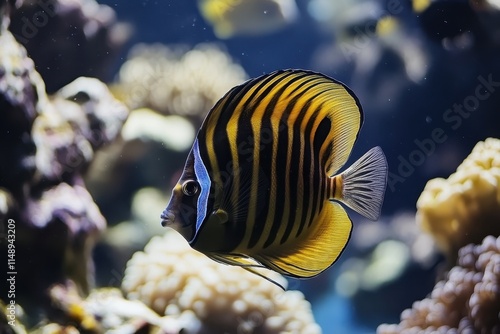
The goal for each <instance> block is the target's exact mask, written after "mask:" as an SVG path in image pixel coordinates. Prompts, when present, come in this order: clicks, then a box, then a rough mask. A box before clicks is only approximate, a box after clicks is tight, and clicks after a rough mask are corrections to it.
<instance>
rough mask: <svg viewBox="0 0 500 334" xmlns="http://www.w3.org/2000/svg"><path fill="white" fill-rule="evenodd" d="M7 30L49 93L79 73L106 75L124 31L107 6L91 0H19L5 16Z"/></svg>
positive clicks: (126, 30)
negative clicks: (25, 50)
mask: <svg viewBox="0 0 500 334" xmlns="http://www.w3.org/2000/svg"><path fill="white" fill-rule="evenodd" d="M10 30H11V31H12V33H13V34H14V35H15V36H16V39H17V40H18V41H19V43H21V44H23V45H24V46H25V47H26V49H27V50H28V54H29V55H30V57H31V58H32V59H33V60H34V61H35V63H36V65H37V68H38V70H39V71H40V74H41V75H42V77H43V78H44V80H45V83H46V85H47V90H48V91H49V92H51V93H52V92H54V91H56V90H58V89H59V88H61V87H62V86H64V85H66V84H68V83H69V82H71V81H73V80H74V79H76V78H77V77H80V76H91V77H95V78H99V79H101V80H105V79H106V78H109V76H110V74H111V73H110V72H109V67H110V66H109V65H110V63H111V61H113V60H114V59H115V58H116V56H117V55H118V52H119V51H120V49H121V46H122V45H124V43H125V42H126V41H127V40H128V37H129V35H130V28H129V27H128V25H125V24H122V23H118V22H117V21H116V17H115V12H114V10H113V9H112V8H111V7H109V6H106V5H100V4H98V3H97V2H96V1H94V0H43V1H42V0H24V1H22V5H21V6H20V7H19V8H18V9H17V10H15V11H13V13H12V14H11V22H10ZM40 46H43V47H40Z"/></svg>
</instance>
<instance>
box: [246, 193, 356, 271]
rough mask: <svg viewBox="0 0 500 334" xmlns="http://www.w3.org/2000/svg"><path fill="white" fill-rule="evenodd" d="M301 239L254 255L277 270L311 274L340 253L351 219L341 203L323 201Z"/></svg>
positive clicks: (335, 258) (328, 263) (330, 262)
mask: <svg viewBox="0 0 500 334" xmlns="http://www.w3.org/2000/svg"><path fill="white" fill-rule="evenodd" d="M310 228H311V230H306V231H304V235H303V236H302V238H300V239H298V240H297V239H296V240H292V242H290V244H286V245H285V244H283V245H280V246H279V247H275V248H274V249H273V248H271V247H270V249H266V250H265V251H264V252H263V253H261V254H258V255H254V257H255V259H256V260H257V261H259V262H260V263H262V264H263V265H265V266H266V267H268V268H270V269H273V270H275V271H276V272H278V273H280V274H282V275H286V276H290V277H294V278H310V277H314V276H316V275H318V274H320V273H321V272H322V271H324V270H326V269H327V268H328V267H330V266H331V265H332V264H333V263H334V262H335V261H336V260H337V259H338V257H339V256H340V254H341V253H342V251H343V250H344V248H345V246H346V244H347V242H348V241H349V238H350V236H351V230H352V222H351V220H350V219H349V216H348V215H347V213H346V212H345V210H344V209H343V208H342V206H341V205H340V204H338V203H335V202H330V201H325V203H324V205H323V209H322V210H321V212H320V213H319V215H318V216H317V217H316V219H315V220H314V221H313V222H312V224H311V227H310Z"/></svg>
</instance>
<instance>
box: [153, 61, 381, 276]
mask: <svg viewBox="0 0 500 334" xmlns="http://www.w3.org/2000/svg"><path fill="white" fill-rule="evenodd" d="M362 121H363V113H362V109H361V105H360V104H359V101H358V100H357V98H356V96H355V95H354V93H353V92H352V91H351V90H350V89H349V88H348V87H346V86H345V85H344V84H342V83H340V82H338V81H335V80H333V79H331V78H329V77H327V76H325V75H323V74H319V73H314V72H310V71H304V70H285V71H276V72H273V73H271V74H267V75H263V76H261V77H258V78H256V79H252V80H249V81H247V82H245V83H244V84H242V85H240V86H237V87H234V88H233V89H231V90H230V91H229V92H228V93H227V94H226V95H225V96H224V97H223V98H222V99H221V100H219V101H218V102H217V103H216V104H215V106H214V107H213V108H212V110H211V111H210V112H209V114H208V115H207V117H206V119H205V121H204V123H203V125H202V126H201V128H200V130H199V132H198V135H197V137H196V140H195V142H194V144H193V147H192V149H191V152H190V153H189V156H188V158H187V162H186V165H185V168H184V172H183V174H182V176H181V178H180V180H179V182H178V183H177V185H176V186H175V187H174V189H173V194H172V197H171V199H170V202H169V204H168V206H167V208H166V209H165V211H164V212H163V214H162V215H161V219H162V225H163V226H169V227H172V228H174V229H175V230H177V231H178V232H179V233H180V234H182V235H183V236H184V238H185V239H186V240H187V241H188V242H189V243H190V245H191V247H193V248H194V249H196V250H198V251H200V252H202V253H204V254H206V255H207V256H209V257H211V258H212V259H214V260H216V261H219V262H223V263H226V264H230V265H238V266H241V267H243V268H245V269H247V270H249V271H251V272H253V273H256V274H258V275H260V276H263V277H264V278H266V279H268V280H270V279H269V278H267V277H265V275H263V274H262V271H260V270H255V268H258V267H264V268H268V269H272V270H274V271H276V272H278V273H281V274H283V275H287V276H290V277H295V278H309V277H313V276H316V275H318V274H319V273H321V272H322V271H324V270H325V269H327V268H328V267H330V266H331V265H332V264H333V263H334V262H335V261H336V260H337V258H338V257H339V256H340V254H341V253H342V251H343V249H344V248H345V246H346V244H347V242H348V240H349V238H350V235H351V229H352V223H351V220H350V219H349V217H348V215H347V213H346V211H345V210H344V208H343V207H342V206H341V205H340V204H339V202H340V203H343V204H345V205H346V206H348V207H350V208H352V209H353V210H355V211H356V212H358V213H360V214H362V215H363V216H365V217H367V218H369V219H372V220H376V219H378V217H379V215H380V211H381V206H382V202H383V197H384V192H385V187H386V182H387V162H386V159H385V156H384V154H383V152H382V150H381V149H380V148H379V147H375V148H372V149H371V150H370V151H368V152H367V153H366V154H365V155H364V156H363V157H361V158H360V159H359V160H358V161H356V162H355V163H354V164H353V165H352V166H351V167H349V168H348V169H346V170H345V171H344V172H343V173H341V174H337V175H335V174H336V173H337V172H338V170H339V169H340V168H341V167H342V166H343V165H344V164H345V162H346V161H347V158H348V157H349V155H350V152H351V150H352V147H353V145H354V142H355V141H356V138H357V136H358V132H359V129H360V127H361V124H362ZM273 282H274V281H273ZM274 283H276V282H274ZM276 284H277V283H276Z"/></svg>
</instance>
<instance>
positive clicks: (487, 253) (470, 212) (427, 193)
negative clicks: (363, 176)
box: [377, 138, 500, 334]
mask: <svg viewBox="0 0 500 334" xmlns="http://www.w3.org/2000/svg"><path fill="white" fill-rule="evenodd" d="M499 157H500V140H498V139H495V138H488V139H486V140H485V141H484V142H479V143H478V144H477V145H476V146H475V147H474V149H473V150H472V152H471V154H470V155H469V156H468V157H467V158H466V159H465V160H464V162H463V163H462V164H461V165H460V166H459V167H458V168H457V171H456V172H455V173H453V174H452V175H451V176H450V177H449V178H448V179H446V180H445V179H442V178H438V179H433V180H431V181H429V182H428V183H427V185H426V187H425V189H424V191H423V193H422V195H421V197H420V198H419V200H418V202H417V208H418V211H417V221H418V223H419V226H420V227H421V228H422V229H423V230H424V231H426V232H428V233H429V234H430V235H431V236H432V237H433V238H434V240H435V241H436V244H437V246H438V247H439V248H440V249H441V251H443V252H444V253H445V254H446V255H447V257H448V261H449V263H453V262H455V260H456V262H455V265H454V266H453V267H452V268H451V269H450V270H449V271H448V272H447V273H446V274H445V277H444V278H443V279H441V280H440V281H439V282H438V283H437V284H436V285H435V287H434V288H433V290H432V292H431V294H430V295H429V296H428V297H427V298H425V299H423V300H421V301H417V302H415V303H414V304H413V306H412V308H411V309H407V310H405V311H404V312H403V313H402V314H401V322H400V323H399V324H395V325H385V324H384V325H381V326H379V327H378V330H377V333H378V334H395V333H402V334H409V333H500V318H499V315H500V237H499V235H500V227H499V226H500V224H499V223H498V222H499V221H500V159H499Z"/></svg>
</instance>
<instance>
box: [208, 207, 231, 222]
mask: <svg viewBox="0 0 500 334" xmlns="http://www.w3.org/2000/svg"><path fill="white" fill-rule="evenodd" d="M211 219H213V220H214V221H215V222H216V223H218V224H225V223H227V222H228V221H229V216H228V214H227V212H226V211H224V210H222V209H217V210H215V211H214V212H212V214H211V215H210V218H209V221H210V220H211Z"/></svg>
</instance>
